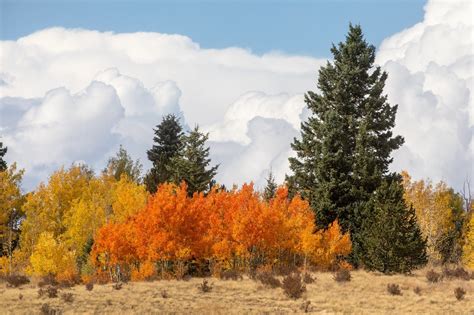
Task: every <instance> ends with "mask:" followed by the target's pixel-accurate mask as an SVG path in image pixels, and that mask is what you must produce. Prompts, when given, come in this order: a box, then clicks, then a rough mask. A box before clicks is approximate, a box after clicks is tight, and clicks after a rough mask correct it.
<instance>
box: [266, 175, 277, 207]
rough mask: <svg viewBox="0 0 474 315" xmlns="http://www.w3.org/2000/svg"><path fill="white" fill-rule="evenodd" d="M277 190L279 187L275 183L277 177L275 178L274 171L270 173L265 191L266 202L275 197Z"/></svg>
mask: <svg viewBox="0 0 474 315" xmlns="http://www.w3.org/2000/svg"><path fill="white" fill-rule="evenodd" d="M277 188H278V185H277V183H276V182H275V177H274V176H273V173H272V171H270V173H269V174H268V177H267V185H266V186H265V190H264V191H263V199H264V200H265V201H269V200H270V199H272V198H273V197H275V193H276V190H277Z"/></svg>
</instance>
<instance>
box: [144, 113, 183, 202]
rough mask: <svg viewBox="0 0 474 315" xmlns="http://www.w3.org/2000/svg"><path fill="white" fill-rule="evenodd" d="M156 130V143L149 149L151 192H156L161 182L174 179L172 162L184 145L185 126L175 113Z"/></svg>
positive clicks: (147, 183) (148, 176)
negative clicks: (183, 126) (182, 125)
mask: <svg viewBox="0 0 474 315" xmlns="http://www.w3.org/2000/svg"><path fill="white" fill-rule="evenodd" d="M154 131H155V136H154V138H153V141H154V145H153V147H152V148H151V149H150V150H148V151H147V155H148V159H149V160H150V161H151V162H152V163H153V165H152V168H151V169H150V171H149V172H148V174H147V175H146V177H145V184H146V186H147V189H148V191H149V192H151V193H155V192H156V189H157V187H158V185H159V184H161V183H164V182H169V181H171V180H172V175H173V173H172V168H171V162H172V160H173V158H174V157H176V156H177V154H178V153H179V152H180V150H181V149H182V147H183V139H182V137H183V128H182V127H181V125H180V123H179V120H178V118H177V117H176V116H175V115H167V116H165V117H164V118H163V120H162V122H161V123H160V124H159V125H158V126H157V127H156V129H155V130H154Z"/></svg>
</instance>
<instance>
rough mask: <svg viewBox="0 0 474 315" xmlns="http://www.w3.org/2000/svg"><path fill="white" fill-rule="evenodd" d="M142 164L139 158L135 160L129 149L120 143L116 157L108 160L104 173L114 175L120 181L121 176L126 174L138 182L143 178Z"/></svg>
mask: <svg viewBox="0 0 474 315" xmlns="http://www.w3.org/2000/svg"><path fill="white" fill-rule="evenodd" d="M141 172H142V165H141V163H140V161H139V160H137V161H135V162H134V161H133V160H132V157H131V156H130V155H129V154H128V152H127V150H125V149H124V148H123V146H122V145H120V148H119V151H118V152H117V154H116V155H115V156H114V157H111V158H110V159H109V161H108V162H107V167H106V168H105V170H104V173H106V174H108V175H110V176H113V177H114V178H115V180H117V181H119V180H120V177H121V176H122V175H123V174H125V175H127V176H128V178H129V179H130V180H132V181H134V182H136V183H139V182H140V180H141Z"/></svg>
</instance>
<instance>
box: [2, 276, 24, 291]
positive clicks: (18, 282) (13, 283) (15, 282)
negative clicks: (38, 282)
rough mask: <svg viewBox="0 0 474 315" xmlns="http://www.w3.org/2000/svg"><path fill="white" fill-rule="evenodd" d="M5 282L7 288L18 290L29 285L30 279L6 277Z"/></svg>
mask: <svg viewBox="0 0 474 315" xmlns="http://www.w3.org/2000/svg"><path fill="white" fill-rule="evenodd" d="M5 281H6V282H7V287H9V288H18V287H19V286H22V285H24V284H28V283H30V279H28V277H25V276H21V275H10V276H6V277H5Z"/></svg>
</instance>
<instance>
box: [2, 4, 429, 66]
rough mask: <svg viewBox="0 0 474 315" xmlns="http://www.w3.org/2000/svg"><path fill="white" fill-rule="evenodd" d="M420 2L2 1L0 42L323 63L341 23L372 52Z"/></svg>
mask: <svg viewBox="0 0 474 315" xmlns="http://www.w3.org/2000/svg"><path fill="white" fill-rule="evenodd" d="M424 2H425V1H422V0H398V1H397V0H378V1H376V0H348V1H343V0H319V1H301V0H296V1H289V0H287V1H266V0H263V1H262V0H260V1H259V0H257V1H250V0H241V1H183V0H178V1H143V0H137V1H117V0H115V1H109V0H97V1H91V0H87V1H85V0H83V1H70V0H69V1H68V0H66V1H64V0H63V1H31V0H29V1H24V0H14V1H8V0H7V1H5V0H2V7H1V10H2V22H1V31H0V39H3V40H5V39H8V40H15V39H18V38H19V37H22V36H26V35H28V34H30V33H32V32H34V31H37V30H41V29H44V28H47V27H54V26H62V27H66V28H86V29H94V30H98V31H113V32H116V33H123V32H160V33H168V34H181V35H185V36H188V37H190V38H192V39H193V40H194V41H195V42H197V43H199V45H200V46H201V47H203V48H226V47H231V46H238V47H243V48H248V49H250V50H252V52H254V53H257V54H262V53H266V52H269V51H283V52H286V53H291V54H302V55H311V56H315V57H317V56H325V57H329V49H328V48H329V47H330V45H331V43H333V42H338V41H340V40H342V39H343V38H344V34H345V32H346V30H347V25H348V24H349V22H352V23H360V24H362V25H363V26H364V28H365V29H366V30H367V32H366V36H367V39H368V40H369V41H370V42H371V43H373V44H374V45H379V44H380V43H381V41H382V40H383V39H384V38H385V37H387V36H389V35H391V34H393V33H396V32H398V31H400V30H403V29H404V28H407V27H409V26H411V25H413V24H414V23H416V22H418V21H420V20H421V19H422V17H423V5H424Z"/></svg>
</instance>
